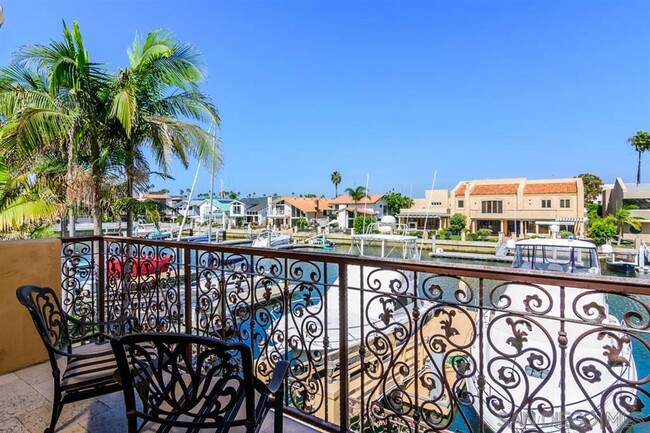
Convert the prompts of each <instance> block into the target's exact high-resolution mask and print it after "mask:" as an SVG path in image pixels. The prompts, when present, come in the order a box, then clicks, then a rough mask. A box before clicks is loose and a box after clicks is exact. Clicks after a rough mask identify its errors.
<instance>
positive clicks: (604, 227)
mask: <svg viewBox="0 0 650 433" xmlns="http://www.w3.org/2000/svg"><path fill="white" fill-rule="evenodd" d="M617 235H618V227H617V226H616V221H614V219H612V218H596V219H594V220H590V221H589V236H591V238H592V239H593V240H594V242H595V243H596V245H602V244H605V243H607V241H609V240H611V239H614V238H615V237H616V236H617Z"/></svg>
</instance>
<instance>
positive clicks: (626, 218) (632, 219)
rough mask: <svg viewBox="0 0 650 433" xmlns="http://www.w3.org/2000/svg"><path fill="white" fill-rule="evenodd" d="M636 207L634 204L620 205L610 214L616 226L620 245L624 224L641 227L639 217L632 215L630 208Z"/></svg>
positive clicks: (638, 228)
mask: <svg viewBox="0 0 650 433" xmlns="http://www.w3.org/2000/svg"><path fill="white" fill-rule="evenodd" d="M634 209H638V207H637V206H636V205H625V206H623V207H621V208H620V209H619V210H618V211H617V212H616V213H614V214H612V215H610V217H611V218H612V219H613V220H614V222H615V223H616V225H617V226H618V245H621V239H623V228H624V227H625V225H629V226H632V227H634V228H635V229H637V230H640V229H641V219H640V218H639V217H636V216H632V214H631V212H630V211H631V210H634Z"/></svg>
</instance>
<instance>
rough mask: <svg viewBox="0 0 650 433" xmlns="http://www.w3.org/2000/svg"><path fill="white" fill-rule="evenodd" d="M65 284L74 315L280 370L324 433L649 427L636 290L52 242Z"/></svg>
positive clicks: (649, 322) (175, 245)
mask: <svg viewBox="0 0 650 433" xmlns="http://www.w3.org/2000/svg"><path fill="white" fill-rule="evenodd" d="M62 278H63V279H62V291H63V304H64V308H67V309H68V312H69V313H71V314H74V315H75V316H77V317H80V318H83V319H92V320H105V319H112V318H115V317H119V316H122V315H134V316H136V317H138V318H139V319H140V321H141V323H142V325H143V327H144V328H145V329H146V330H156V331H173V332H186V333H196V334H201V335H215V336H219V337H221V338H224V339H232V340H239V341H244V342H246V343H247V344H249V345H250V346H251V348H252V349H253V351H254V354H255V356H256V371H257V374H258V376H259V377H260V378H262V379H263V378H265V377H267V376H268V375H269V374H270V372H271V371H272V366H273V365H274V363H275V362H276V361H277V360H279V359H287V360H289V361H290V362H291V369H290V375H289V379H288V392H287V406H288V409H289V410H290V411H291V412H292V413H293V414H294V415H296V416H299V417H301V418H303V419H304V420H306V421H308V422H310V423H312V424H313V425H316V426H318V427H323V428H326V429H328V430H331V431H341V432H345V431H350V430H352V431H360V432H367V431H373V432H374V431H396V430H399V431H408V432H416V431H445V430H451V431H454V430H456V431H463V432H483V431H487V428H491V429H492V430H494V431H507V432H536V431H543V432H551V431H558V432H581V433H582V432H590V431H594V432H599V431H602V432H610V433H613V432H617V431H620V430H623V429H629V431H632V428H634V427H633V426H635V425H636V430H634V431H637V432H639V431H646V430H645V429H648V428H650V427H648V424H647V422H648V421H649V420H650V418H649V417H650V405H648V402H649V401H650V386H649V385H648V381H649V380H650V335H649V333H650V302H648V300H649V299H650V298H647V296H648V295H650V286H649V285H648V280H640V279H639V280H635V279H619V278H612V277H603V276H577V275H572V274H558V273H541V272H533V271H519V270H512V269H508V268H495V267H489V266H472V265H456V264H449V265H443V264H438V263H433V262H426V261H404V260H387V259H372V258H368V257H354V256H347V255H340V254H330V253H321V252H304V251H298V250H270V249H252V248H244V247H233V246H219V245H205V244H189V243H183V242H165V241H145V240H139V239H126V238H111V237H104V238H78V239H66V240H64V245H63V249H62ZM604 295H606V296H607V297H606V298H605V296H604ZM643 423H645V424H643ZM640 424H643V425H640Z"/></svg>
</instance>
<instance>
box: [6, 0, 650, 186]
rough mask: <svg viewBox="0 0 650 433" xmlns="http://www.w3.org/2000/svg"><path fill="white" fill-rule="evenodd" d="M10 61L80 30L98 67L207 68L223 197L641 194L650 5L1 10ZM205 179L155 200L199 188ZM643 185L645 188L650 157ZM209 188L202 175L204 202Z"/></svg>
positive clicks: (178, 177) (241, 3) (294, 4)
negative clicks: (149, 45)
mask: <svg viewBox="0 0 650 433" xmlns="http://www.w3.org/2000/svg"><path fill="white" fill-rule="evenodd" d="M0 4H1V5H2V6H3V8H4V11H5V23H4V25H3V26H2V28H0V63H1V64H5V63H7V62H8V60H9V59H10V56H11V53H12V52H13V51H15V49H16V48H17V47H18V46H20V45H24V44H30V43H47V42H48V41H49V39H51V38H58V37H59V35H60V34H61V20H63V19H65V20H66V21H68V22H71V21H72V20H75V19H76V20H78V21H79V23H80V25H81V30H82V32H83V34H84V37H85V39H86V42H87V45H88V48H89V51H90V54H91V58H92V59H93V60H94V61H96V62H103V63H107V64H108V65H110V66H111V67H119V66H125V65H126V64H127V59H126V49H127V48H128V47H129V46H130V44H131V43H132V41H133V38H134V36H135V34H136V32H138V33H140V34H144V33H146V32H147V31H149V30H152V29H156V28H161V27H166V28H169V29H171V30H172V31H173V32H174V33H175V34H176V35H177V36H178V38H179V39H180V40H183V41H186V42H189V43H192V44H193V45H195V46H197V47H198V48H199V50H200V51H201V52H202V53H203V55H204V57H205V64H206V66H207V69H208V74H209V77H208V80H207V81H206V83H205V84H204V86H203V90H204V91H205V92H206V93H208V94H209V95H210V96H211V97H212V98H213V100H214V101H215V103H216V104H217V106H218V107H219V110H220V113H221V117H222V129H221V131H220V135H221V139H222V142H223V152H224V161H225V165H224V168H223V170H222V171H221V172H219V173H218V174H217V177H216V179H217V182H216V184H217V185H219V184H220V183H221V180H222V179H223V186H224V189H228V190H235V191H239V192H241V193H242V195H246V194H249V193H256V194H257V195H261V194H272V193H278V194H281V195H290V194H291V193H295V194H296V195H298V194H306V193H315V194H318V195H321V194H325V195H328V196H330V195H333V194H334V188H333V186H332V184H331V182H330V174H331V172H332V171H334V170H338V171H339V172H340V173H341V174H342V177H343V181H342V183H341V185H340V187H339V188H340V189H342V188H346V187H352V186H355V185H366V181H367V176H368V179H369V184H368V185H369V189H370V191H371V192H385V191H387V190H389V189H395V190H397V191H399V192H402V193H404V194H407V195H412V196H413V197H421V196H422V195H423V191H424V189H428V188H430V187H431V183H432V177H433V173H434V170H436V169H437V178H436V184H435V187H436V188H451V187H453V186H454V185H455V184H456V183H457V182H458V181H460V180H466V179H484V178H502V177H528V178H531V179H537V178H559V177H572V176H575V175H577V174H579V173H583V172H591V173H594V174H597V175H599V176H600V177H602V178H603V180H604V181H605V182H613V181H614V179H615V178H616V177H622V178H623V179H624V180H627V181H633V180H634V179H635V176H636V163H637V156H636V152H635V151H634V150H633V148H632V147H631V146H630V145H629V144H628V143H627V142H626V138H628V137H630V136H632V135H634V134H635V133H636V131H638V130H642V129H644V130H650V1H647V0H636V1H635V0H615V1H597V0H596V1H593V0H590V1H550V0H548V1H537V2H531V1H524V0H521V1H506V0H503V1H489V0H482V1H462V0H454V1H451V0H450V1H408V0H402V1H354V0H347V1H314V0H285V1H245V0H234V1H209V0H206V1H193V0H185V1H153V0H150V1H142V0H140V1H138V0H124V1H108V0H103V1H99V0H96V1H90V0H88V1H82V0H77V1H69V0H56V1H45V0H43V1H34V0H0ZM195 166H196V165H195V164H194V165H193V166H191V167H190V169H189V170H187V171H185V170H184V169H182V168H181V167H180V165H177V167H176V168H175V169H174V172H173V176H174V178H175V179H174V180H172V181H162V180H160V179H154V180H153V183H154V184H155V185H156V187H158V188H167V189H169V190H171V192H172V193H178V190H179V189H180V188H189V187H190V186H191V182H192V178H193V176H194V168H195ZM642 181H646V182H650V154H647V155H645V157H644V162H643V167H642ZM208 189H209V173H208V172H207V171H206V170H203V171H202V172H201V174H200V177H199V183H198V186H197V190H198V191H199V192H202V191H207V190H208Z"/></svg>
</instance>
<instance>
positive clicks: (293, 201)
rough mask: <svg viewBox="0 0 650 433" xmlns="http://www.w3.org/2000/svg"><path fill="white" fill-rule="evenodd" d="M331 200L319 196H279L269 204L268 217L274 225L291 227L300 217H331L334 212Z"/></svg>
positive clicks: (314, 218)
mask: <svg viewBox="0 0 650 433" xmlns="http://www.w3.org/2000/svg"><path fill="white" fill-rule="evenodd" d="M331 202H332V200H329V199H326V198H317V197H278V198H276V199H275V200H273V201H272V203H270V205H269V209H270V211H269V213H268V218H269V219H270V221H271V226H273V227H279V228H290V227H293V226H295V224H296V221H297V220H299V219H300V218H305V219H306V220H307V221H312V220H316V219H321V218H329V216H330V215H331V214H332V206H331Z"/></svg>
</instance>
